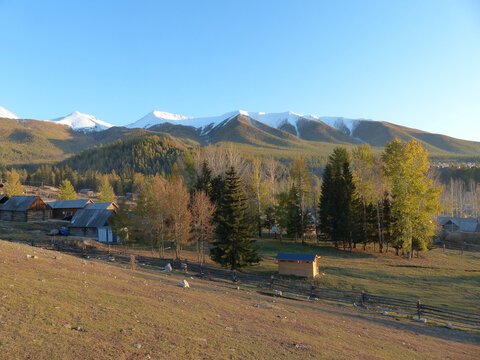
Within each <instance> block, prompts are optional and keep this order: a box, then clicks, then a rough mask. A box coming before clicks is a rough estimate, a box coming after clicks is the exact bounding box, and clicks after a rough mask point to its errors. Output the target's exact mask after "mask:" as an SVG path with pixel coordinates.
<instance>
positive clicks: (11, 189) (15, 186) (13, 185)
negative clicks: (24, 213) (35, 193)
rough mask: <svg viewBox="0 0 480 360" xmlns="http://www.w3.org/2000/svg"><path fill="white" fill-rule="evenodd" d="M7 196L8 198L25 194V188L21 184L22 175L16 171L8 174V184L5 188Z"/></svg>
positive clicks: (13, 170)
mask: <svg viewBox="0 0 480 360" xmlns="http://www.w3.org/2000/svg"><path fill="white" fill-rule="evenodd" d="M4 189H5V190H4V191H5V195H6V196H8V197H12V196H18V195H22V194H23V186H22V184H21V183H20V174H19V173H17V171H16V170H15V169H12V171H9V172H8V173H7V183H6V184H5V187H4Z"/></svg>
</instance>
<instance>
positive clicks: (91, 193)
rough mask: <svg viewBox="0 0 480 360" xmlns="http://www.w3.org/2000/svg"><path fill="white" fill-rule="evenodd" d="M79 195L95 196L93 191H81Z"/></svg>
mask: <svg viewBox="0 0 480 360" xmlns="http://www.w3.org/2000/svg"><path fill="white" fill-rule="evenodd" d="M78 193H79V194H82V195H87V196H93V190H92V189H80V191H79V192H78Z"/></svg>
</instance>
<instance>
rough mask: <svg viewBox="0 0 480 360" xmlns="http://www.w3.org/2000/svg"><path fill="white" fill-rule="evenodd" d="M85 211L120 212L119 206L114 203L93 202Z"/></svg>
mask: <svg viewBox="0 0 480 360" xmlns="http://www.w3.org/2000/svg"><path fill="white" fill-rule="evenodd" d="M85 209H88V210H113V211H115V212H116V211H117V210H118V206H117V204H115V203H114V202H97V203H94V202H92V203H91V204H88V205H87V206H86V207H85Z"/></svg>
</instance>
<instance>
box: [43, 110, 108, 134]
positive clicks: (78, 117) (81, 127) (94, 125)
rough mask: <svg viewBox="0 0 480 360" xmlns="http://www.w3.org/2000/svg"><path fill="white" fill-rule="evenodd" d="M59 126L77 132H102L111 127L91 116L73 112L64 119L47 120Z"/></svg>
mask: <svg viewBox="0 0 480 360" xmlns="http://www.w3.org/2000/svg"><path fill="white" fill-rule="evenodd" d="M47 121H51V122H54V123H57V124H61V125H67V126H70V127H71V128H72V129H73V130H77V131H102V130H106V129H108V128H111V127H112V126H113V125H112V124H109V123H107V122H105V121H101V120H98V119H97V118H96V117H95V116H93V115H87V114H82V113H81V112H79V111H74V112H73V113H71V114H70V115H67V116H65V117H61V118H57V119H53V120H47Z"/></svg>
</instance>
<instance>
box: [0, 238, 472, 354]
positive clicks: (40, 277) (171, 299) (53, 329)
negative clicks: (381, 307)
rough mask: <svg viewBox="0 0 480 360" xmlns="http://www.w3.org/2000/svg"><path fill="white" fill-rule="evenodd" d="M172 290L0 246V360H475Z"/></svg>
mask: <svg viewBox="0 0 480 360" xmlns="http://www.w3.org/2000/svg"><path fill="white" fill-rule="evenodd" d="M27 255H32V256H36V258H27V257H26V256H27ZM183 279H185V275H182V274H164V273H153V272H146V271H141V270H139V271H132V270H129V269H125V268H122V267H118V266H114V265H110V264H105V263H100V262H97V261H93V260H83V259H80V258H76V257H71V256H68V255H64V254H61V253H57V252H53V251H48V250H42V249H39V248H32V247H30V246H27V245H22V244H16V243H9V242H5V241H0V298H1V303H0V354H1V355H0V357H1V358H2V359H72V358H76V359H274V358H275V359H278V358H284V359H308V358H312V359H314V358H315V359H352V358H358V359H393V358H394V359H440V358H442V359H443V358H445V359H448V358H449V359H475V358H479V357H480V334H478V333H472V332H464V331H461V330H449V329H446V328H440V327H436V326H433V325H430V324H418V323H414V322H412V321H409V320H406V319H401V320H396V319H395V318H394V317H390V316H387V317H385V316H382V315H379V314H375V313H369V312H365V311H362V310H357V309H354V308H352V307H351V306H343V305H335V304H329V303H325V302H308V301H296V300H289V299H283V298H273V297H270V296H266V295H262V294H261V293H260V292H258V290H257V289H253V288H248V287H242V286H241V287H240V288H239V289H237V288H235V287H233V286H232V285H231V284H226V283H220V282H208V281H204V280H200V279H197V278H194V279H192V278H190V277H187V278H186V279H187V280H188V281H189V282H190V285H191V288H189V289H182V288H180V287H178V286H177V284H178V283H179V282H180V281H182V280H183Z"/></svg>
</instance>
